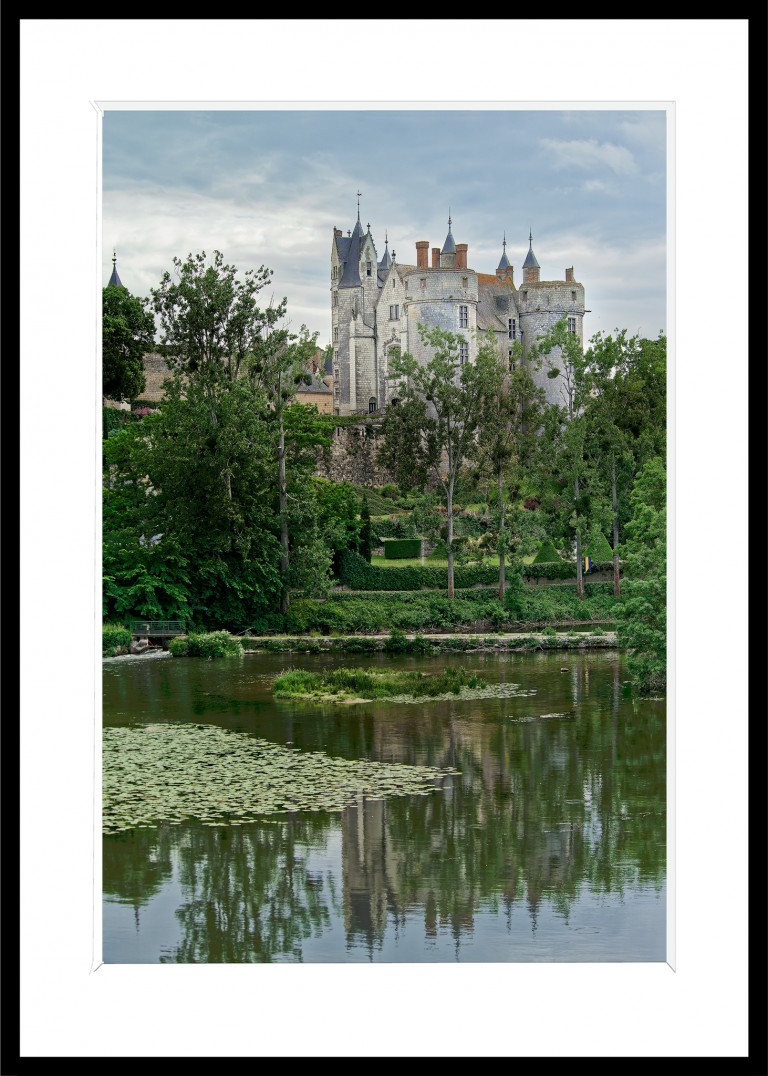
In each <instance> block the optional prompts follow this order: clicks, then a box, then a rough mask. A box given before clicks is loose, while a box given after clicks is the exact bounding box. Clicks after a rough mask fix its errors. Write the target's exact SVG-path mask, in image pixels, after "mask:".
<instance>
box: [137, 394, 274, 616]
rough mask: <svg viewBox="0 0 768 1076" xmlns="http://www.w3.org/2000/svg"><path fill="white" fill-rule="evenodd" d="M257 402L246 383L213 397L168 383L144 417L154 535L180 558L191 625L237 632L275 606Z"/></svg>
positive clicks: (267, 439)
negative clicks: (182, 558) (182, 556)
mask: <svg viewBox="0 0 768 1076" xmlns="http://www.w3.org/2000/svg"><path fill="white" fill-rule="evenodd" d="M264 410H265V409H264V404H263V401H261V400H260V399H259V398H258V397H256V396H254V394H253V392H252V391H251V389H250V387H249V385H248V384H247V382H246V381H244V380H242V379H241V380H239V381H233V382H232V383H231V384H230V385H229V386H228V387H227V391H218V392H217V393H216V394H215V395H212V394H211V386H210V384H209V383H208V382H207V380H206V381H203V382H201V381H200V380H198V379H197V378H195V377H192V378H190V379H188V380H187V381H184V382H182V380H181V378H180V377H179V376H174V377H173V378H172V379H171V380H170V382H169V383H168V384H167V385H166V393H165V398H164V400H163V406H162V408H161V410H160V412H159V414H157V415H153V416H149V417H148V418H146V419H144V420H143V422H142V423H141V424H140V427H144V430H143V432H144V443H145V446H146V452H145V457H144V470H145V474H146V476H147V478H148V480H149V483H150V485H151V489H152V492H153V496H152V504H153V506H154V509H155V514H156V516H157V517H159V518H158V522H157V523H156V527H157V530H158V531H160V532H161V533H162V538H161V540H160V543H159V546H158V548H159V550H160V551H161V552H162V551H163V550H165V549H166V548H170V546H169V543H171V542H172V543H174V545H175V546H177V547H178V548H179V549H181V550H183V551H184V554H185V556H186V558H187V565H188V577H189V581H190V592H191V597H190V605H191V608H192V619H193V620H194V622H195V623H196V624H198V625H201V626H204V627H206V628H208V629H216V628H222V629H223V628H228V629H231V630H237V631H240V630H244V629H245V628H247V627H250V626H251V625H252V624H253V621H254V618H255V617H257V616H259V615H260V614H264V613H266V612H267V611H269V610H272V609H275V608H276V607H277V605H278V603H279V596H280V589H281V577H280V570H279V561H280V543H279V537H278V527H277V523H276V517H275V508H274V495H275V467H274V440H273V432H272V428H271V426H270V424H269V423H268V422H267V421H266V420H265V417H264Z"/></svg>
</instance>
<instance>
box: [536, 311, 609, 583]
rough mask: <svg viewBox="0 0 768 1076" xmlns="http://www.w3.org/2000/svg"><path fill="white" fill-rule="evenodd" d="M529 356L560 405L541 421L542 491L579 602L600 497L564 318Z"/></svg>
mask: <svg viewBox="0 0 768 1076" xmlns="http://www.w3.org/2000/svg"><path fill="white" fill-rule="evenodd" d="M530 355H531V357H532V358H533V360H534V361H536V362H541V363H542V365H543V366H544V367H545V368H547V377H549V378H550V379H552V380H555V379H556V380H557V383H558V387H559V392H560V398H561V402H560V403H559V404H553V405H550V406H549V408H548V409H547V414H546V415H545V417H544V420H543V423H542V433H543V440H542V447H543V448H544V449H545V451H544V452H542V454H541V460H542V464H543V467H542V479H543V491H544V493H545V496H546V498H547V502H548V503H547V507H548V509H549V511H550V515H551V516H553V517H557V516H559V518H560V520H561V521H562V523H564V524H565V532H566V535H567V537H568V538H569V539H570V541H572V543H573V546H574V548H575V555H576V591H577V594H578V596H579V600H583V598H584V567H583V563H582V549H583V546H584V542H585V539H586V538H587V537H588V536H589V534H590V532H591V531H592V530H593V529H594V527H595V526H596V512H597V509H598V506H599V505H600V498H599V497H598V496H596V495H595V494H596V493H597V490H598V485H597V482H596V481H595V473H594V469H593V468H592V467H591V464H590V460H589V458H588V455H587V452H586V443H587V435H588V430H587V423H586V420H585V418H584V409H585V406H586V404H587V401H588V399H589V390H590V383H589V379H588V377H587V363H586V360H585V357H584V350H583V348H582V346H581V341H580V340H579V338H578V336H577V335H576V334H575V333H572V332H570V331H569V329H568V324H567V321H566V320H565V318H563V319H561V320H560V321H558V322H556V324H555V325H554V326H553V327H552V328H551V329H550V330H549V331H548V332H547V333H545V334H544V335H543V336H542V337H540V338H539V340H538V341H537V342H536V344H534V345H533V346H532V347H531V348H530Z"/></svg>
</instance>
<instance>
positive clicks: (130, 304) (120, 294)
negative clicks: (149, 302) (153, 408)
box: [101, 284, 155, 402]
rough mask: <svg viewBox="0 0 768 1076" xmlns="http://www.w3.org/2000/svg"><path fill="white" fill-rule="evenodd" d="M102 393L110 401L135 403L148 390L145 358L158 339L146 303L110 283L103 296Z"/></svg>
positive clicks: (124, 289) (118, 285)
mask: <svg viewBox="0 0 768 1076" xmlns="http://www.w3.org/2000/svg"><path fill="white" fill-rule="evenodd" d="M101 295H102V298H101V351H102V354H101V371H102V394H103V395H104V396H105V397H106V398H107V399H108V400H119V401H122V402H124V401H128V400H135V399H136V398H137V397H138V396H140V395H141V393H142V392H143V391H144V388H145V385H146V379H145V376H144V355H145V353H146V352H147V351H150V350H151V348H152V346H153V342H154V337H155V322H154V319H153V317H152V315H151V313H150V312H149V311H148V310H147V309H146V305H145V303H146V301H145V300H143V299H139V298H138V297H137V296H135V295H131V293H130V292H129V291H128V289H127V288H125V287H123V285H122V284H108V285H107V286H106V288H104V290H103V291H102V293H101Z"/></svg>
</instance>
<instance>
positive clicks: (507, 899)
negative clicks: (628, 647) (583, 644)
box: [344, 657, 665, 944]
mask: <svg viewBox="0 0 768 1076" xmlns="http://www.w3.org/2000/svg"><path fill="white" fill-rule="evenodd" d="M570 672H571V676H570V677H569V678H568V680H567V681H566V680H565V678H563V679H564V683H566V684H567V689H568V694H569V711H570V712H569V716H568V717H564V718H549V719H546V718H541V719H539V720H533V721H530V722H527V723H518V724H514V723H511V722H510V721H505V720H501V721H499V720H495V721H492V720H488V711H487V709H486V710H485V711H484V712H482V713H480V712H478V713H472V712H471V711H470V712H469V713H468V709H467V707H466V705H465V706H464V707H463V708H462V707H461V706H459V705H454V704H449V706H448V710H447V711H446V710H443V711H442V717H441V720H442V728H441V731H440V733H439V734H437V730H434V729H433V728H432V722H434V720H435V716H434V712H433V713H432V715H428V714H427V712H426V711H425V712H424V713H422V714H421V715H420V720H419V729H418V730H415V729H414V728H410V729H409V730H408V733H409V734H408V735H403V737H402V740H401V741H400V743H399V745H398V746H399V747H400V748H401V750H400V751H398V752H397V754H398V756H399V757H398V759H397V760H398V761H407V762H413V763H419V764H426V763H428V764H430V765H438V766H439V765H452V766H455V767H456V768H458V769H459V770H460V771H461V775H460V776H459V777H455V778H451V779H449V780H448V781H446V782H445V788H444V791H442V792H438V793H436V794H435V795H433V796H430V797H411V798H402V799H401V798H394V799H390V800H387V801H386V802H385V803H377V802H373V803H366V804H364V805H363V804H361V805H360V806H359V807H358V808H357V809H356V811H349V812H346V814H345V821H344V861H345V879H344V884H345V913H346V918H347V931H348V934H358V935H360V936H365V937H367V938H368V939H369V941H370V942H371V943H372V944H375V943H376V942H377V941H378V942H379V943H380V941H381V939H382V938H383V934H384V928H385V925H386V915H387V913H388V914H389V915H390V916H391V917H392V918H393V919H394V920H395V921H397V920H398V919H399V918H400V917H401V916H402V915H403V914H404V911H405V909H406V908H413V907H414V906H421V907H422V908H423V909H424V917H425V929H426V931H427V933H428V934H429V933H434V932H435V931H436V930H437V927H438V925H440V926H443V927H446V928H450V929H451V931H452V932H453V933H454V934H457V933H461V932H462V931H464V932H466V931H471V929H472V917H473V913H474V912H476V911H477V909H478V908H479V907H480V906H482V907H484V908H486V909H490V910H496V909H498V907H499V906H500V904H502V903H503V904H504V905H506V906H507V909H508V911H509V910H511V907H512V905H513V904H514V903H515V902H517V901H520V900H522V898H523V897H524V898H525V903H526V905H527V907H528V910H529V914H530V915H531V919H532V923H533V925H534V927H535V923H536V917H537V914H538V908H539V906H540V904H541V902H542V901H547V902H549V903H550V904H551V906H552V907H553V908H554V909H555V911H556V912H557V913H558V914H559V915H561V916H562V917H563V918H564V919H566V920H567V918H568V916H569V912H570V906H571V904H572V902H573V901H574V900H576V899H577V898H578V896H579V894H580V892H581V890H582V887H583V886H584V884H585V882H586V883H588V884H589V885H590V887H591V888H592V889H593V890H594V891H601V892H605V893H614V892H615V893H619V894H620V893H622V892H623V891H624V889H625V888H626V887H627V886H628V885H630V884H636V883H644V884H657V885H660V884H661V882H662V881H663V879H664V875H665V818H664V815H665V761H664V757H665V756H664V751H665V735H664V719H663V710H659V709H658V708H656V707H654V705H653V704H652V703H640V704H639V705H637V706H636V708H635V709H633V704H632V702H631V701H630V700H624V699H622V698H621V697H620V691H619V690H618V685H619V676H620V667H619V659H618V657H614V659H613V665H612V666H610V665H606V662H605V659H603V661H602V664H601V665H599V666H597V667H592V666H591V665H590V662H589V660H586V659H585V660H583V661H582V662H578V661H577V662H572V663H571V668H570ZM446 712H448V713H449V721H448V727H447V728H446V724H445V716H446ZM382 728H383V726H382ZM377 732H381V734H382V736H386V751H387V752H389V754H388V757H393V756H394V743H395V742H396V736H395V737H393V734H392V732H393V730H392V718H391V716H390V719H389V722H388V724H387V725H386V730H385V731H383V732H382V730H377ZM433 733H434V735H433ZM379 747H380V750H379V757H382V755H383V754H384V752H385V748H384V744H383V743H380V744H379ZM361 849H362V850H364V854H363V853H361Z"/></svg>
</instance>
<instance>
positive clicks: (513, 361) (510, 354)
mask: <svg viewBox="0 0 768 1076" xmlns="http://www.w3.org/2000/svg"><path fill="white" fill-rule="evenodd" d="M509 369H510V371H512V370H514V369H515V360H514V359H513V358H512V352H511V351H510V353H509Z"/></svg>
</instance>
